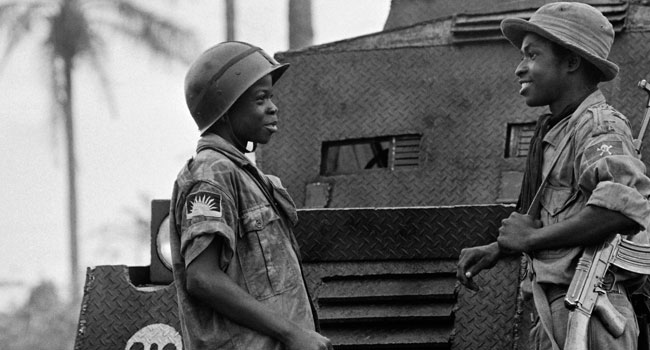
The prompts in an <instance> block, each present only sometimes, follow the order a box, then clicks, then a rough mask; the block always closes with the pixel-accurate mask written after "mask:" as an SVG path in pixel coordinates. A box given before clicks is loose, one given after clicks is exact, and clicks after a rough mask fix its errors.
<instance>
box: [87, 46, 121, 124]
mask: <svg viewBox="0 0 650 350" xmlns="http://www.w3.org/2000/svg"><path fill="white" fill-rule="evenodd" d="M92 38H93V40H94V41H93V43H92V45H91V46H90V48H89V49H88V50H87V51H86V54H87V57H88V59H89V61H90V65H91V66H92V67H93V69H94V71H95V72H96V73H97V78H98V79H99V86H100V88H101V89H102V91H103V93H104V96H106V105H107V106H108V110H109V113H110V115H111V116H117V115H118V112H117V103H116V99H115V95H114V94H113V90H112V89H111V83H110V79H108V76H109V75H108V72H107V71H106V67H105V66H104V64H103V60H102V57H104V56H105V50H104V47H105V44H104V41H103V40H102V38H101V37H100V36H98V35H92Z"/></svg>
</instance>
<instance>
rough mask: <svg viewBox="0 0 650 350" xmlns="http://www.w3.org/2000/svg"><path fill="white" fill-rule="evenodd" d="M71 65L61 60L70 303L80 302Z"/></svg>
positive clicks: (67, 59)
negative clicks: (66, 168) (63, 93)
mask: <svg viewBox="0 0 650 350" xmlns="http://www.w3.org/2000/svg"><path fill="white" fill-rule="evenodd" d="M72 65H73V61H72V58H70V57H64V58H63V73H64V76H63V79H64V81H63V83H64V88H65V97H64V99H63V101H62V104H63V117H64V120H65V136H66V154H67V163H68V164H67V165H68V218H69V221H68V225H69V229H70V292H71V302H73V303H77V302H79V301H81V297H80V296H81V293H80V290H81V283H80V278H79V250H78V245H79V244H78V234H77V228H78V220H77V160H76V156H75V153H76V149H75V136H74V124H73V113H72Z"/></svg>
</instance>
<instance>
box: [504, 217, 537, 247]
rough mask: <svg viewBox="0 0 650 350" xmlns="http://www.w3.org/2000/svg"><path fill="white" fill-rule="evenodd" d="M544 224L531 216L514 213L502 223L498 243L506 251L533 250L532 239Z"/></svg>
mask: <svg viewBox="0 0 650 350" xmlns="http://www.w3.org/2000/svg"><path fill="white" fill-rule="evenodd" d="M540 227H542V222H541V221H539V220H535V219H534V218H533V217H532V216H530V215H525V214H519V213H517V212H513V213H511V214H510V216H509V217H508V218H507V219H504V220H503V221H501V227H500V228H499V237H498V238H497V242H498V243H499V248H501V249H504V250H506V251H515V252H525V251H529V250H531V239H532V238H534V236H535V232H536V231H537V229H539V228H540Z"/></svg>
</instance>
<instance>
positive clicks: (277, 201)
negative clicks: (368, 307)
mask: <svg viewBox="0 0 650 350" xmlns="http://www.w3.org/2000/svg"><path fill="white" fill-rule="evenodd" d="M287 68H288V64H280V63H278V62H277V61H276V60H275V59H273V58H272V57H271V56H269V55H268V54H266V53H265V52H264V51H262V50H261V49H260V48H258V47H255V46H252V45H250V44H247V43H243V42H224V43H220V44H218V45H216V46H214V47H212V48H210V49H208V50H207V51H205V52H204V53H203V54H201V55H200V56H199V57H198V58H197V59H196V61H195V62H194V63H193V64H192V65H191V67H190V69H189V71H188V72H187V75H186V78H185V97H186V101H187V106H188V109H189V111H190V113H191V115H192V118H193V119H194V121H195V123H196V125H197V126H198V129H199V132H200V134H201V137H200V139H199V141H198V146H197V150H196V155H195V156H194V158H193V159H191V160H189V161H188V162H187V164H186V165H185V166H184V167H183V169H182V170H181V171H180V173H179V174H178V177H177V179H176V182H175V184H174V192H173V194H172V201H171V208H170V218H171V231H172V232H171V243H172V260H173V270H174V282H175V285H176V290H177V295H178V303H179V312H180V320H181V327H182V333H183V343H184V347H185V348H186V349H188V350H195V349H233V350H234V349H242V350H244V349H296V350H298V349H301V350H302V349H331V343H330V341H329V339H327V338H325V337H323V336H321V335H320V334H318V333H317V328H318V327H317V326H318V322H317V317H316V313H315V309H314V308H313V305H312V302H311V298H310V297H309V294H308V291H307V286H306V284H305V280H304V278H303V274H302V266H301V264H300V253H299V250H298V246H297V245H296V240H295V237H294V236H293V232H292V230H291V227H292V226H294V225H295V224H296V222H297V219H298V217H297V213H296V208H295V205H294V203H293V200H292V199H291V197H290V196H289V194H288V192H287V190H286V189H285V188H284V187H283V186H282V184H281V182H280V180H279V179H278V178H277V177H274V176H269V175H265V174H263V173H262V172H261V171H260V170H259V169H258V168H257V167H256V166H255V165H254V164H253V163H252V162H251V161H250V160H249V159H248V158H246V157H245V156H244V153H245V152H247V151H248V150H247V144H248V143H249V142H251V143H253V145H254V146H253V149H254V148H255V146H256V145H257V144H258V143H261V144H265V143H267V142H268V141H269V140H270V139H271V136H272V135H273V134H274V133H275V132H276V131H277V130H278V108H277V107H276V105H275V104H274V103H273V102H272V97H273V85H274V84H275V83H276V82H277V80H278V79H279V78H280V76H281V75H282V74H283V73H284V72H285V71H286V70H287Z"/></svg>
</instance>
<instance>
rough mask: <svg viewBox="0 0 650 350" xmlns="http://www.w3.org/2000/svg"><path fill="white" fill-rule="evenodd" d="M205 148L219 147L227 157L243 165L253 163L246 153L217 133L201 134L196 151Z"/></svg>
mask: <svg viewBox="0 0 650 350" xmlns="http://www.w3.org/2000/svg"><path fill="white" fill-rule="evenodd" d="M205 148H215V149H218V150H219V152H221V153H223V154H224V155H225V156H226V157H228V158H229V159H230V160H232V161H233V162H234V163H235V164H237V165H239V166H241V167H243V166H245V165H248V164H251V162H250V160H249V159H248V158H247V157H246V156H245V155H244V153H242V152H241V151H239V150H238V149H237V148H236V147H235V146H234V145H233V144H231V143H230V142H228V141H226V140H225V139H224V138H223V137H221V136H219V135H217V134H213V133H208V134H205V135H203V136H201V138H200V139H199V142H198V144H197V146H196V151H197V153H198V152H199V150H202V149H205Z"/></svg>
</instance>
